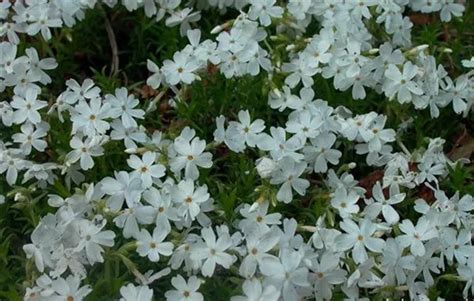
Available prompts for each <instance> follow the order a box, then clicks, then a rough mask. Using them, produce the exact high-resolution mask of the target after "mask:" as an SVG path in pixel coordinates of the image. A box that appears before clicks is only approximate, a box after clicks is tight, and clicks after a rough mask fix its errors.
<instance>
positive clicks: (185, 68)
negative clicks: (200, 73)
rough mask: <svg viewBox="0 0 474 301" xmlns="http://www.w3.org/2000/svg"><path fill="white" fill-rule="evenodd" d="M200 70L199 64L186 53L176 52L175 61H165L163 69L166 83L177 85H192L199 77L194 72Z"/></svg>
mask: <svg viewBox="0 0 474 301" xmlns="http://www.w3.org/2000/svg"><path fill="white" fill-rule="evenodd" d="M198 68H199V62H198V61H197V60H196V59H195V58H194V57H191V56H190V55H188V54H187V53H184V52H176V53H175V54H174V55H173V60H165V61H164V62H163V67H162V68H161V70H162V72H163V75H164V76H165V79H166V82H167V83H168V84H170V85H177V84H178V83H180V82H183V83H185V84H191V83H192V82H193V81H194V80H195V79H196V78H197V75H196V74H194V72H195V71H196V70H197V69H198Z"/></svg>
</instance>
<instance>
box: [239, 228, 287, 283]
mask: <svg viewBox="0 0 474 301" xmlns="http://www.w3.org/2000/svg"><path fill="white" fill-rule="evenodd" d="M277 230H278V229H277V228H272V229H270V230H269V231H267V232H266V233H264V234H263V235H262V234H261V233H259V232H254V233H250V234H249V235H248V236H247V237H246V247H247V256H246V257H245V258H244V259H243V260H242V263H241V264H240V268H239V272H240V275H242V276H243V277H246V278H250V277H252V276H253V275H254V274H255V272H256V270H257V265H259V266H260V267H261V266H262V265H265V264H271V265H274V264H275V263H277V262H278V258H277V257H275V256H274V255H271V254H268V252H269V251H270V250H271V249H273V247H275V246H276V245H277V244H278V241H279V240H280V237H279V235H278V233H277Z"/></svg>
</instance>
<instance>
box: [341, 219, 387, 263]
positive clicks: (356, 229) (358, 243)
mask: <svg viewBox="0 0 474 301" xmlns="http://www.w3.org/2000/svg"><path fill="white" fill-rule="evenodd" d="M359 224H360V226H358V225H357V224H356V223H355V222H354V221H352V220H350V219H345V220H344V221H342V222H341V223H340V227H341V229H342V230H344V231H345V232H346V233H345V234H340V235H339V236H337V237H336V245H337V247H338V249H339V250H341V251H346V250H349V249H352V258H354V261H355V262H356V263H363V262H364V261H366V260H367V259H368V258H369V257H368V255H367V252H366V250H365V249H366V248H367V249H369V250H370V251H372V252H377V253H382V249H383V247H384V245H385V241H384V240H383V239H381V238H375V237H372V235H374V233H375V231H376V230H377V226H376V225H375V224H374V223H372V222H371V221H370V220H368V219H363V220H362V221H361V222H360V223H359Z"/></svg>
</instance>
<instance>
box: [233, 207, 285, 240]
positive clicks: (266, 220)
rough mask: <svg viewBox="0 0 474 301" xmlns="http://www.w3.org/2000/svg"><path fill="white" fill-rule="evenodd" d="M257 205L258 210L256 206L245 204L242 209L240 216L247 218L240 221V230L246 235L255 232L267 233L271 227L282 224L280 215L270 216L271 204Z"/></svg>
mask: <svg viewBox="0 0 474 301" xmlns="http://www.w3.org/2000/svg"><path fill="white" fill-rule="evenodd" d="M257 205H258V206H257V208H254V206H250V205H249V204H245V205H244V206H243V208H241V209H240V214H242V216H243V217H245V218H244V219H242V220H240V222H239V228H240V229H242V231H243V232H244V233H252V232H254V231H257V232H260V233H266V232H268V230H270V227H269V226H271V225H279V224H281V221H280V220H281V214H280V213H277V212H276V213H270V214H268V206H269V202H263V203H261V204H259V203H257Z"/></svg>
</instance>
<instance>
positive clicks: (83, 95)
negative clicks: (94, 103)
mask: <svg viewBox="0 0 474 301" xmlns="http://www.w3.org/2000/svg"><path fill="white" fill-rule="evenodd" d="M66 85H67V87H68V89H67V90H66V92H64V102H66V103H68V104H70V105H74V104H76V103H77V102H78V101H79V102H80V101H86V100H87V99H88V100H92V99H96V98H100V88H99V87H96V86H95V84H94V82H93V81H92V80H91V79H90V78H86V79H85V80H84V81H83V82H82V85H79V83H78V82H77V81H76V80H74V79H68V80H67V81H66Z"/></svg>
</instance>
